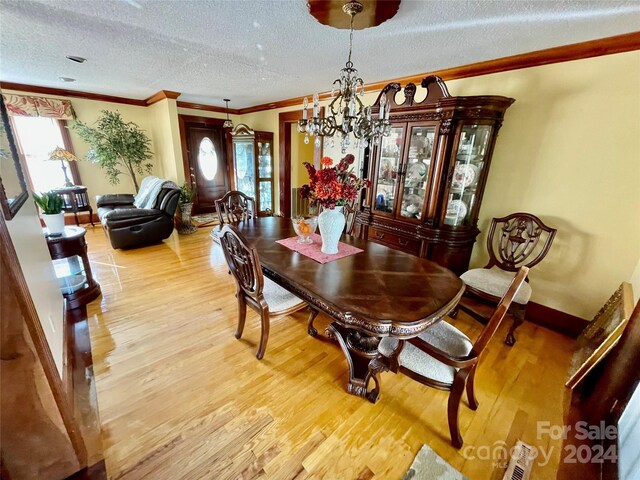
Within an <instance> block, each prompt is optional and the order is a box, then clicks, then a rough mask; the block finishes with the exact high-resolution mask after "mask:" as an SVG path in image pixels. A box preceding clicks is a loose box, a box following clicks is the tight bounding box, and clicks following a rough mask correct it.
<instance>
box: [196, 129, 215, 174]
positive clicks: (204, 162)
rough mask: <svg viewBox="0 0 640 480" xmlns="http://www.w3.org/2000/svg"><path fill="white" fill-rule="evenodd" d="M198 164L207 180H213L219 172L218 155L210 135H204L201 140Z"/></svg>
mask: <svg viewBox="0 0 640 480" xmlns="http://www.w3.org/2000/svg"><path fill="white" fill-rule="evenodd" d="M198 166H199V167H200V171H201V172H202V176H203V177H204V178H205V179H207V180H213V178H214V177H215V176H216V173H218V155H217V154H216V149H215V147H214V146H213V142H212V141H211V139H210V138H209V137H204V138H203V139H202V140H201V141H200V148H199V150H198Z"/></svg>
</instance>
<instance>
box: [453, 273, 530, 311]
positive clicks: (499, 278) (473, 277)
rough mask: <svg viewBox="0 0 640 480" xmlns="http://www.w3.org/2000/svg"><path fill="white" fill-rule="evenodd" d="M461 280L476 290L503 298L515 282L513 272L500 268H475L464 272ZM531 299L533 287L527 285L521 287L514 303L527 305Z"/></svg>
mask: <svg viewBox="0 0 640 480" xmlns="http://www.w3.org/2000/svg"><path fill="white" fill-rule="evenodd" d="M460 278H461V279H462V281H463V282H464V283H465V285H467V286H469V287H471V288H473V289H475V290H479V291H481V292H483V293H487V294H489V295H493V296H494V297H502V296H503V295H504V294H505V292H506V291H507V288H509V284H510V283H511V280H513V272H507V271H505V270H502V269H500V268H498V267H491V268H474V269H472V270H469V271H468V272H464V273H463V274H462V275H461V276H460ZM530 298H531V286H530V285H529V284H528V283H525V284H523V285H522V287H520V290H518V293H517V294H516V296H515V298H514V299H513V301H514V303H519V304H521V305H526V304H527V303H528V302H529V299H530Z"/></svg>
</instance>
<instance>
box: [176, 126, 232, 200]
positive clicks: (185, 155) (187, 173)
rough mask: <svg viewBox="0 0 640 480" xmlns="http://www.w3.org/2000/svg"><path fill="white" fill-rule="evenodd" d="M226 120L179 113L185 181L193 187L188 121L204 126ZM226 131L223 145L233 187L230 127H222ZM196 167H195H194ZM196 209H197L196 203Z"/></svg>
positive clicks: (228, 177) (228, 183) (228, 181)
mask: <svg viewBox="0 0 640 480" xmlns="http://www.w3.org/2000/svg"><path fill="white" fill-rule="evenodd" d="M224 122H225V119H224V118H212V117H200V116H197V115H182V114H178V126H179V129H180V146H181V148H182V167H183V169H184V179H185V182H189V185H190V186H191V187H192V188H193V176H192V175H191V170H190V168H189V149H188V148H187V123H198V124H200V125H202V126H204V127H221V126H222V125H223V124H224ZM222 130H223V132H224V139H223V145H222V146H221V150H222V153H223V155H224V158H225V164H226V166H227V185H229V187H230V188H231V185H232V175H231V166H230V165H229V163H230V162H229V152H228V151H227V138H228V137H229V130H230V129H228V128H223V129H222ZM194 168H195V167H194ZM194 210H197V208H196V205H194Z"/></svg>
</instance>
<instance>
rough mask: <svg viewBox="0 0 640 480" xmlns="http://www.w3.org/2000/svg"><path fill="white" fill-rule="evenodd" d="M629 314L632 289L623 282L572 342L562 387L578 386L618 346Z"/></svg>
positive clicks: (631, 307)
mask: <svg viewBox="0 0 640 480" xmlns="http://www.w3.org/2000/svg"><path fill="white" fill-rule="evenodd" d="M632 311H633V290H632V288H631V284H629V283H627V282H623V283H622V285H620V287H618V289H617V290H616V292H615V293H614V294H613V295H612V296H611V298H610V299H609V300H607V303H605V304H604V306H603V307H602V308H601V309H600V311H599V312H598V313H597V314H596V316H595V317H594V318H593V320H592V321H591V322H589V325H587V327H586V328H585V329H584V330H583V332H582V333H581V334H580V336H579V337H578V339H577V340H576V351H575V353H574V354H573V358H572V360H571V367H570V368H569V378H568V380H567V383H566V384H565V386H567V387H569V388H574V387H575V386H576V385H578V383H580V382H581V381H582V379H583V378H584V377H585V376H586V375H587V373H589V372H590V371H591V369H593V367H595V366H596V365H597V364H598V363H599V362H600V361H601V360H602V359H603V358H604V357H605V356H606V355H607V353H609V351H610V350H611V349H612V348H613V347H614V346H615V344H616V343H618V340H620V336H621V335H622V332H623V331H624V329H625V327H626V326H627V323H628V322H629V318H630V317H631V312H632Z"/></svg>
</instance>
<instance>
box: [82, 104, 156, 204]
mask: <svg viewBox="0 0 640 480" xmlns="http://www.w3.org/2000/svg"><path fill="white" fill-rule="evenodd" d="M71 129H72V130H73V131H74V132H76V133H77V134H78V136H79V137H80V138H81V139H82V140H83V141H85V142H86V143H88V144H89V145H90V147H91V149H90V150H89V153H88V154H87V159H88V160H90V161H92V162H94V163H97V164H98V165H100V166H101V167H102V168H103V169H104V170H105V172H106V174H107V178H108V180H109V183H111V184H112V185H117V184H118V183H120V175H122V174H123V173H127V174H128V175H129V176H130V177H131V180H132V181H133V185H134V187H135V189H136V192H137V191H138V180H137V178H136V173H137V174H139V175H144V174H145V173H151V168H152V167H153V165H152V164H151V163H150V162H149V160H150V159H151V158H152V152H151V140H149V137H147V135H146V134H145V133H144V131H143V130H142V129H141V128H140V127H139V126H138V125H136V124H135V123H133V122H125V121H124V120H123V119H122V116H121V115H120V113H119V112H110V111H108V110H102V111H101V112H100V117H98V120H97V122H96V125H95V127H90V126H89V125H87V124H86V123H83V122H81V121H76V122H75V123H74V124H73V125H72V127H71Z"/></svg>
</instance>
